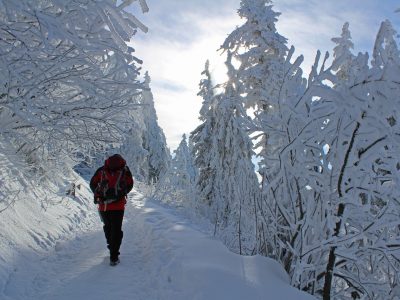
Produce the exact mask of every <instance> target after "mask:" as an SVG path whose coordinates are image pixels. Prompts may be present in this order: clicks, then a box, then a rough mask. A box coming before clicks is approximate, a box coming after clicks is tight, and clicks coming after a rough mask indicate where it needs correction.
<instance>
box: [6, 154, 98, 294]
mask: <svg viewBox="0 0 400 300" xmlns="http://www.w3.org/2000/svg"><path fill="white" fill-rule="evenodd" d="M5 162H6V161H5V160H3V161H2V163H5ZM8 163H9V164H10V167H11V168H12V167H14V166H12V164H11V162H10V161H8ZM2 167H4V166H3V165H2ZM3 170H4V169H3ZM4 174H5V173H4V172H2V173H1V174H0V175H4ZM19 175H21V174H19ZM0 182H1V189H0V190H1V196H2V201H3V202H2V204H4V203H7V202H8V203H7V206H8V207H6V208H5V207H4V206H3V207H2V209H4V210H3V211H2V212H1V213H0V228H2V230H1V231H0V299H5V298H6V296H5V294H6V293H7V289H8V288H10V285H9V283H10V281H12V278H13V276H14V275H15V273H16V272H18V271H19V270H20V269H22V268H23V269H25V270H28V274H29V271H32V270H35V269H36V268H38V267H40V258H42V257H45V256H46V255H47V254H48V253H49V251H51V250H53V249H55V248H57V246H58V245H59V244H60V242H62V241H64V240H67V239H72V238H74V237H75V236H76V235H78V234H79V233H81V232H83V231H87V230H88V228H91V227H93V223H94V222H96V219H97V218H96V211H95V210H94V209H93V208H94V205H93V204H92V200H91V195H90V192H89V190H88V186H87V183H86V182H85V181H83V180H82V179H77V180H76V181H75V184H76V185H77V186H79V188H80V189H78V188H77V189H76V196H75V197H74V196H67V195H66V194H65V187H67V186H69V184H70V183H69V182H58V183H55V182H53V183H50V182H49V183H47V186H46V187H40V186H34V185H33V184H32V183H29V184H27V185H23V184H22V181H21V179H20V178H19V180H18V181H14V180H13V179H12V178H4V176H1V177H0ZM11 191H12V192H13V193H14V195H7V193H11ZM90 206H92V207H90ZM26 280H27V281H32V280H33V278H32V277H31V276H27V278H26ZM22 287H23V286H19V287H18V289H22Z"/></svg>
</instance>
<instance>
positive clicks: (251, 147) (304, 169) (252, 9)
mask: <svg viewBox="0 0 400 300" xmlns="http://www.w3.org/2000/svg"><path fill="white" fill-rule="evenodd" d="M238 13H239V15H240V17H241V18H242V19H243V20H244V24H243V25H241V26H239V27H237V28H236V29H235V30H234V31H233V32H232V33H231V34H230V35H229V36H228V37H227V39H226V40H225V41H224V43H223V44H222V47H221V50H222V51H224V52H225V53H226V55H227V60H226V66H227V70H228V77H229V79H228V81H227V82H225V83H215V82H212V79H211V75H210V72H209V63H208V62H207V63H206V67H205V70H204V72H203V73H202V74H203V79H202V80H201V82H200V91H199V95H200V96H202V97H203V106H202V108H201V111H200V120H201V122H202V123H201V125H200V126H199V127H197V128H196V129H195V130H194V131H193V132H192V133H191V135H190V137H189V144H188V143H187V141H186V137H184V139H183V141H182V143H181V145H180V146H179V148H178V150H177V151H176V153H175V154H176V155H175V157H174V158H173V161H172V165H171V168H170V171H169V176H168V179H167V180H165V182H164V186H163V189H162V191H164V192H161V191H160V193H163V194H162V195H161V196H162V197H164V198H165V199H169V200H171V199H173V198H171V197H169V198H168V196H171V195H173V197H174V198H175V201H176V199H181V200H179V201H180V202H181V204H182V205H186V206H189V207H191V208H193V209H194V210H195V211H196V212H197V213H200V214H201V215H203V216H205V217H206V218H208V219H209V220H210V221H211V223H212V224H213V225H214V229H215V234H216V235H217V236H219V237H220V238H221V239H222V240H223V241H224V242H225V244H226V245H227V246H228V247H229V248H230V249H232V250H233V251H235V252H237V253H240V254H243V255H254V254H262V255H265V256H269V257H272V258H274V259H276V260H278V261H279V262H280V263H281V264H282V265H283V267H284V268H285V269H286V271H287V272H288V273H289V275H290V278H291V283H292V285H294V286H296V287H298V288H299V289H301V290H304V291H307V292H309V293H311V294H313V295H316V296H317V297H319V298H323V299H396V297H399V296H400V292H399V291H400V289H399V275H398V274H399V268H400V239H399V238H400V235H399V234H400V232H399V230H400V203H399V200H400V197H399V192H400V189H399V182H400V181H399V179H400V178H399V170H400V151H399V150H400V149H399V145H400V127H399V121H400V118H399V117H400V115H399V113H400V98H399V95H400V52H399V49H398V44H397V42H396V37H397V35H396V32H395V30H394V28H393V27H392V25H391V23H390V22H389V21H384V22H382V24H381V27H380V29H379V31H378V33H377V36H376V40H375V45H374V48H373V51H372V55H370V54H368V53H358V54H355V53H353V51H352V49H353V46H354V45H353V42H352V40H351V34H350V29H349V24H348V23H346V24H344V25H343V28H342V32H341V34H340V36H339V37H336V38H333V39H332V41H333V42H334V43H335V44H336V46H335V47H334V49H333V51H332V53H333V55H332V57H330V56H331V55H330V54H329V53H325V54H321V53H320V52H318V53H317V55H316V57H315V63H314V65H313V66H312V68H311V72H310V73H309V74H307V75H306V74H304V72H303V70H302V68H301V63H302V61H303V57H302V56H298V57H296V56H295V51H294V50H295V49H294V47H293V46H289V45H288V44H287V39H286V38H285V37H284V36H282V35H280V34H279V33H278V32H277V30H276V27H275V24H276V22H277V20H278V16H279V13H277V12H275V11H274V10H273V7H272V5H271V2H270V1H269V0H243V1H241V6H240V8H239V10H238ZM221 90H223V91H222V92H220V91H221ZM254 161H257V162H258V166H257V174H258V175H257V174H256V172H255V166H254V164H253V162H254ZM193 166H194V167H193ZM257 177H258V178H257ZM168 187H169V192H168ZM171 187H174V188H171ZM165 191H167V192H165Z"/></svg>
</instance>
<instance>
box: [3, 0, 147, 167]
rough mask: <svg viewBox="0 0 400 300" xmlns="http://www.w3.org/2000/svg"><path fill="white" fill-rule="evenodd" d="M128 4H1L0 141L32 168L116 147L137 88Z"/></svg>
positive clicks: (37, 0) (133, 25) (133, 30)
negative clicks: (109, 145) (10, 144)
mask: <svg viewBox="0 0 400 300" xmlns="http://www.w3.org/2000/svg"><path fill="white" fill-rule="evenodd" d="M130 4H131V1H125V2H123V3H121V4H119V5H117V4H116V2H115V1H106V0H104V1H92V0H89V1H84V2H82V1H75V0H74V1H56V0H49V1H41V0H34V1H31V0H29V1H28V0H21V1H1V2H0V36H1V39H0V65H1V69H2V72H1V74H0V119H1V121H0V122H1V125H0V127H1V129H0V135H1V138H2V139H7V140H11V141H12V142H13V144H14V145H15V147H16V151H17V152H19V153H23V154H24V155H25V157H26V160H27V161H28V162H29V163H31V165H32V166H33V167H34V168H36V169H38V168H41V167H42V166H46V167H45V168H42V171H43V170H45V169H48V168H49V165H50V164H52V163H58V162H65V161H66V159H65V158H66V157H70V158H73V157H74V155H75V153H89V152H90V149H91V148H93V146H94V145H95V146H96V145H97V146H98V145H100V144H106V143H114V142H121V136H122V132H123V130H122V129H123V128H124V126H125V124H124V123H125V121H124V120H125V119H126V115H127V112H129V111H130V110H131V109H132V108H133V106H134V105H135V103H137V97H138V95H139V94H140V90H141V88H142V85H141V84H140V83H139V82H138V80H137V76H138V71H139V68H138V67H137V62H138V61H139V60H138V59H137V58H136V57H134V56H133V54H132V53H133V51H134V50H133V49H132V48H131V47H129V46H128V45H127V44H126V42H127V41H129V40H130V38H131V37H132V35H134V34H135V33H136V31H137V29H138V28H140V29H143V30H146V28H145V27H144V25H143V24H141V23H140V22H139V21H138V20H137V19H136V18H135V17H134V16H133V15H132V14H131V13H129V12H128V11H127V8H128V6H129V5H130ZM141 4H142V7H143V9H144V10H147V6H146V5H145V1H144V0H143V1H141ZM139 62H140V61H139ZM61 158H62V159H61ZM57 173H59V172H57Z"/></svg>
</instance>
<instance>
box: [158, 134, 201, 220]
mask: <svg viewBox="0 0 400 300" xmlns="http://www.w3.org/2000/svg"><path fill="white" fill-rule="evenodd" d="M190 144H191V143H190V141H189V145H188V141H187V138H186V135H185V134H184V135H183V136H182V141H181V142H180V144H179V146H178V148H177V149H176V150H174V154H173V158H172V160H171V164H170V165H169V168H168V170H167V172H166V174H165V175H164V176H163V178H162V179H161V180H160V181H159V182H158V184H157V189H156V194H155V197H156V198H158V199H159V200H161V201H163V202H165V203H169V204H171V205H173V206H175V207H179V208H185V213H188V214H196V205H197V201H198V192H197V188H196V181H197V177H198V170H197V168H196V166H195V164H194V157H193V156H192V152H191V149H190V148H191V147H190Z"/></svg>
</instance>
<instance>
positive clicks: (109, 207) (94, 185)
mask: <svg viewBox="0 0 400 300" xmlns="http://www.w3.org/2000/svg"><path fill="white" fill-rule="evenodd" d="M132 188H133V177H132V173H131V171H130V170H129V168H128V166H127V165H126V161H125V159H124V158H123V157H122V156H121V155H119V154H114V155H112V156H110V157H108V158H107V159H106V161H105V163H104V166H102V167H100V168H99V169H97V171H96V172H95V173H94V175H93V177H92V179H91V180H90V189H91V190H92V192H93V194H94V203H95V204H97V205H98V210H99V213H100V217H101V220H102V222H103V224H104V226H103V230H104V234H105V237H106V241H107V248H108V249H109V250H110V265H111V266H115V265H117V264H119V262H120V260H119V255H120V252H119V250H120V247H121V243H122V238H123V231H122V220H123V218H124V211H125V205H126V200H127V195H128V193H129V192H130V191H131V190H132Z"/></svg>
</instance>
